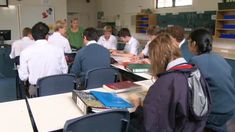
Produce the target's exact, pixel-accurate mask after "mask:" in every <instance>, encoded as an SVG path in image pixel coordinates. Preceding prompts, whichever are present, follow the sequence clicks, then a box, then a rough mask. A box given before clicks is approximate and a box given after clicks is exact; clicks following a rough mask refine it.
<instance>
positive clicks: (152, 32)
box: [131, 26, 160, 63]
mask: <svg viewBox="0 0 235 132" xmlns="http://www.w3.org/2000/svg"><path fill="white" fill-rule="evenodd" d="M159 31H160V28H159V27H157V26H151V27H148V29H147V31H146V34H147V36H148V42H147V44H146V45H145V47H144V49H143V50H142V51H141V53H140V54H139V55H138V56H133V57H132V58H131V61H135V62H136V61H140V60H141V59H142V61H143V62H145V63H150V61H149V60H148V59H144V58H148V56H149V44H150V43H151V41H152V40H154V39H155V38H156V36H157V34H158V33H159ZM142 61H141V62H142Z"/></svg>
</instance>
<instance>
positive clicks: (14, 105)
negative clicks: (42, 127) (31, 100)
mask: <svg viewBox="0 0 235 132" xmlns="http://www.w3.org/2000/svg"><path fill="white" fill-rule="evenodd" d="M0 117H1V118H0V124H1V125H0V130H1V131H2V132H17V131H21V132H33V127H32V125H31V120H30V117H29V114H28V109H27V106H26V102H25V100H18V101H11V102H5V103H0Z"/></svg>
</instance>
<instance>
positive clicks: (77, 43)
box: [67, 27, 84, 49]
mask: <svg viewBox="0 0 235 132" xmlns="http://www.w3.org/2000/svg"><path fill="white" fill-rule="evenodd" d="M83 31H84V29H83V28H82V27H79V30H78V31H77V32H72V31H71V29H70V28H69V29H68V31H67V34H68V40H69V43H70V45H71V47H72V48H76V49H79V48H81V47H82V46H83V35H82V34H83Z"/></svg>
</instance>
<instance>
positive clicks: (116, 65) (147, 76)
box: [111, 56, 152, 80]
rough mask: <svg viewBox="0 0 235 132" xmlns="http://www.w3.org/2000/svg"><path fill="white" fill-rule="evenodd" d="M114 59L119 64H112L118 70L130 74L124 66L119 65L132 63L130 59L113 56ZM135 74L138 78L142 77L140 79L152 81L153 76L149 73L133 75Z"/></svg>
mask: <svg viewBox="0 0 235 132" xmlns="http://www.w3.org/2000/svg"><path fill="white" fill-rule="evenodd" d="M112 58H114V59H115V60H116V61H117V62H118V63H117V64H111V65H112V66H113V67H115V68H118V69H120V70H123V71H126V72H130V71H128V70H127V69H126V68H124V66H123V65H120V64H119V63H122V62H128V61H130V58H127V57H120V56H112ZM130 73H132V72H130ZM133 74H135V75H137V76H140V77H143V78H146V79H148V80H150V79H152V76H151V75H150V74H148V73H133Z"/></svg>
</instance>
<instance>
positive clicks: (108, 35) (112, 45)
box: [98, 25, 117, 50]
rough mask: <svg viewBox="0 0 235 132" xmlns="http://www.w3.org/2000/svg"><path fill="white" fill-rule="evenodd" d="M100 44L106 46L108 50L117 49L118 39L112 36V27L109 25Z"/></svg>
mask: <svg viewBox="0 0 235 132" xmlns="http://www.w3.org/2000/svg"><path fill="white" fill-rule="evenodd" d="M98 44H100V45H102V46H104V47H105V48H107V49H108V50H116V49H117V38H116V37H115V36H114V35H112V27H111V26H109V25H107V26H105V27H104V35H102V36H100V38H99V40H98Z"/></svg>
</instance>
